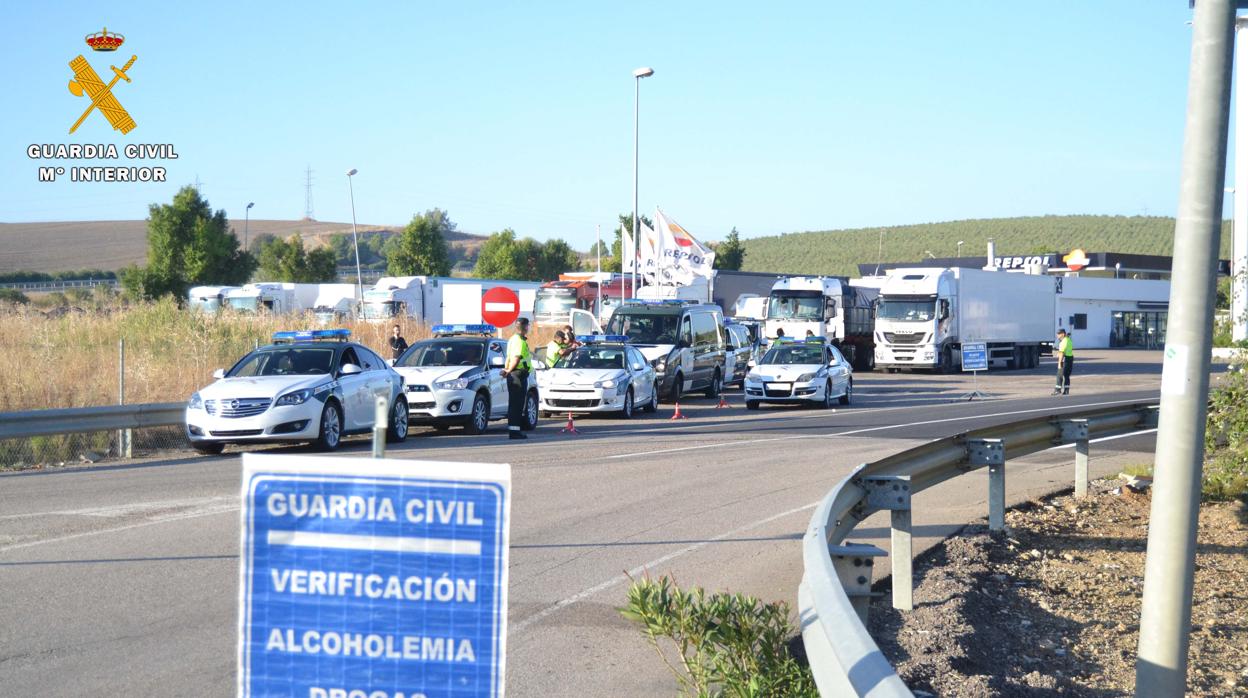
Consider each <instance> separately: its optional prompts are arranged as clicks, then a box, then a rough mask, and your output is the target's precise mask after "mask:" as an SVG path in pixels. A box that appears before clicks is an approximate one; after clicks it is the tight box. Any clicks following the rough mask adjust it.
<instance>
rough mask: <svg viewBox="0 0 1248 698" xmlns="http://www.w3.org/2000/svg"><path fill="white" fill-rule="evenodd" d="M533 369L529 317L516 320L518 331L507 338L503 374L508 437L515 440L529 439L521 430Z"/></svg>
mask: <svg viewBox="0 0 1248 698" xmlns="http://www.w3.org/2000/svg"><path fill="white" fill-rule="evenodd" d="M531 370H533V358H532V355H531V354H530V353H529V319H528V318H523V317H522V318H520V319H519V320H516V333H515V334H513V335H511V339H509V340H507V364H506V367H505V368H504V369H503V376H504V377H505V378H506V379H507V437H508V438H510V439H514V440H520V439H527V438H529V437H527V436H525V435H524V432H523V431H521V429H523V427H524V398H525V393H526V392H527V391H528V387H529V371H531Z"/></svg>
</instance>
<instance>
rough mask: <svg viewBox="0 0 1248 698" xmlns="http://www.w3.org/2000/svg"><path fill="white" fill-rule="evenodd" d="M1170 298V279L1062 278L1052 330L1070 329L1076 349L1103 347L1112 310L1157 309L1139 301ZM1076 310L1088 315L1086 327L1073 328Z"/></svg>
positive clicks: (1159, 301)
mask: <svg viewBox="0 0 1248 698" xmlns="http://www.w3.org/2000/svg"><path fill="white" fill-rule="evenodd" d="M1169 300H1170V282H1169V281H1148V280H1140V279H1105V278H1091V277H1077V276H1067V277H1063V279H1062V292H1061V293H1060V294H1059V295H1058V296H1057V327H1055V328H1054V330H1053V331H1054V333H1056V332H1057V329H1058V328H1065V329H1066V330H1067V331H1068V332H1071V336H1072V338H1073V339H1074V341H1075V346H1076V347H1077V348H1082V349H1106V348H1108V347H1109V339H1110V334H1111V332H1112V331H1113V322H1114V319H1113V315H1114V313H1115V312H1127V313H1138V312H1157V309H1156V308H1147V309H1144V308H1140V306H1139V304H1140V303H1141V302H1144V303H1166V302H1168V301H1169ZM1077 313H1084V314H1086V315H1087V316H1088V319H1087V328H1086V329H1083V330H1075V329H1072V327H1073V325H1072V322H1071V318H1072V316H1074V315H1075V314H1077Z"/></svg>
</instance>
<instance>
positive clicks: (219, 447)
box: [191, 442, 225, 456]
mask: <svg viewBox="0 0 1248 698" xmlns="http://www.w3.org/2000/svg"><path fill="white" fill-rule="evenodd" d="M191 448H193V449H195V452H196V453H198V454H200V455H204V456H215V455H217V454H219V453H221V452H222V451H224V450H225V444H215V443H211V442H208V443H193V444H191Z"/></svg>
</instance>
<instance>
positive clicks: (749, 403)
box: [745, 400, 758, 410]
mask: <svg viewBox="0 0 1248 698" xmlns="http://www.w3.org/2000/svg"><path fill="white" fill-rule="evenodd" d="M745 409H747V410H756V409H758V401H757V400H746V401H745Z"/></svg>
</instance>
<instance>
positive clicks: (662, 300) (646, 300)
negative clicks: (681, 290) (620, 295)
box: [628, 298, 697, 305]
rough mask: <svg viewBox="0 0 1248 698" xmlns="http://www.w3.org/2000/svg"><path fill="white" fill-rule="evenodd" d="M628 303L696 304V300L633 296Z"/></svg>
mask: <svg viewBox="0 0 1248 698" xmlns="http://www.w3.org/2000/svg"><path fill="white" fill-rule="evenodd" d="M628 304H629V305H696V304H697V301H695V300H692V299H688V298H683V299H682V298H634V299H631V300H629V301H628Z"/></svg>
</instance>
